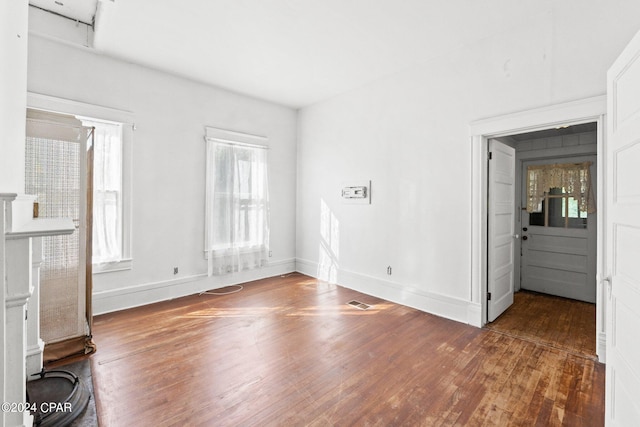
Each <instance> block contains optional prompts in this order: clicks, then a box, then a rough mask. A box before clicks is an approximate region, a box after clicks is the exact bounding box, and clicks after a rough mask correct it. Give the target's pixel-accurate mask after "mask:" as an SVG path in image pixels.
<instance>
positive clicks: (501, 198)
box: [487, 139, 517, 322]
mask: <svg viewBox="0 0 640 427" xmlns="http://www.w3.org/2000/svg"><path fill="white" fill-rule="evenodd" d="M515 159H516V150H515V149H514V148H512V147H509V146H508V145H506V144H503V143H501V142H498V141H496V140H493V139H492V140H489V203H488V218H489V224H488V239H487V240H488V251H487V272H488V274H487V299H488V304H487V317H488V319H487V320H488V321H489V322H493V321H494V320H496V318H497V317H498V316H500V315H501V314H502V313H503V312H504V311H505V310H506V309H507V308H509V306H510V305H511V304H513V291H514V269H513V267H514V259H513V252H514V250H513V248H514V240H515V238H517V236H516V235H515V234H514V227H515V221H514V219H515V216H514V212H515V166H516V160H515Z"/></svg>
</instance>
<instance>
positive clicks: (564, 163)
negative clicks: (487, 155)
mask: <svg viewBox="0 0 640 427" xmlns="http://www.w3.org/2000/svg"><path fill="white" fill-rule="evenodd" d="M495 140H496V141H494V139H491V140H490V141H489V146H490V147H492V145H495V144H496V143H500V144H505V145H507V146H509V147H511V148H513V149H514V150H515V165H514V166H515V167H514V180H513V181H514V182H513V185H514V190H515V191H514V193H515V194H514V196H515V197H514V212H515V214H514V215H513V217H512V218H513V222H514V234H513V238H512V243H513V250H512V256H513V258H512V259H513V276H512V277H513V290H511V292H513V293H514V295H513V296H511V295H509V297H510V298H511V301H512V302H513V305H511V306H510V307H509V308H508V309H506V311H504V312H502V313H500V314H498V317H497V318H494V317H492V313H491V309H492V306H491V305H490V306H489V313H488V315H489V317H488V319H487V320H488V322H489V323H488V324H487V327H488V328H490V329H492V330H494V331H496V332H501V333H505V334H508V335H512V336H517V337H519V338H523V339H529V340H531V341H535V342H538V343H542V344H545V345H549V346H553V347H556V348H562V349H564V350H566V351H569V352H571V353H574V354H578V355H581V356H584V357H587V358H592V359H593V358H595V354H596V348H595V347H596V324H595V320H596V316H595V302H596V279H595V276H596V247H597V209H596V200H595V188H596V187H597V168H596V165H597V123H596V122H589V123H582V124H577V125H573V126H571V125H567V126H557V127H555V128H552V129H546V130H541V131H535V132H526V133H522V134H516V135H509V136H504V137H498V138H495ZM490 149H491V148H490ZM491 171H492V168H491V166H490V168H489V183H488V187H489V194H490V200H491V192H492V191H494V189H492V183H493V181H494V180H492V178H491ZM492 208H493V207H492V205H491V204H490V206H489V215H490V217H491V209H492ZM491 225H492V223H491V222H490V223H489V230H488V231H489V245H490V248H489V257H490V259H491V256H492V252H491V238H492V236H493V233H492V230H491ZM490 266H491V264H490ZM490 273H491V271H490ZM489 279H491V276H490V277H489ZM489 285H490V282H489V283H488V286H489ZM488 291H489V292H491V289H488ZM489 304H491V302H489Z"/></svg>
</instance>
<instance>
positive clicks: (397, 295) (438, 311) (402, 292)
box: [296, 258, 482, 327]
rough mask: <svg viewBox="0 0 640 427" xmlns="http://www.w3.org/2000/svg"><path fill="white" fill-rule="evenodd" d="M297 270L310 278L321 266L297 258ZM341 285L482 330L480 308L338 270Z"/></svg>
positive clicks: (449, 298) (479, 306) (457, 300)
mask: <svg viewBox="0 0 640 427" xmlns="http://www.w3.org/2000/svg"><path fill="white" fill-rule="evenodd" d="M296 270H297V271H298V272H300V273H303V274H306V275H308V276H312V277H316V278H317V275H318V264H317V263H315V262H313V261H309V260H305V259H300V258H296ZM337 281H338V283H337V284H338V285H340V286H344V287H345V288H349V289H353V290H356V291H358V292H362V293H365V294H368V295H372V296H375V297H378V298H383V299H385V300H387V301H391V302H395V303H398V304H402V305H405V306H408V307H412V308H415V309H418V310H420V311H424V312H427V313H431V314H435V315H437V316H440V317H444V318H447V319H451V320H455V321H458V322H462V323H467V324H470V325H473V326H477V327H480V326H482V325H481V322H480V319H481V311H482V308H481V305H480V304H477V303H472V302H470V301H465V300H462V299H459V298H453V297H450V296H447V295H441V294H437V293H434V292H427V291H423V290H420V289H416V288H413V287H411V286H407V285H402V284H400V283H395V282H391V281H389V280H383V279H380V278H377V277H371V276H367V275H364V274H360V273H355V272H352V271H347V270H338V280H337Z"/></svg>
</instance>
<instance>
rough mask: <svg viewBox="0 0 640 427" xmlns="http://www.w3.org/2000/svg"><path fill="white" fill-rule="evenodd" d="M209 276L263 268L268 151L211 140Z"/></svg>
mask: <svg viewBox="0 0 640 427" xmlns="http://www.w3.org/2000/svg"><path fill="white" fill-rule="evenodd" d="M206 187H207V197H206V251H207V255H208V266H209V268H208V273H209V275H210V276H211V275H214V274H215V275H220V274H227V273H233V272H237V271H242V270H247V269H252V268H257V267H261V266H263V265H265V264H266V262H267V258H268V251H269V192H268V181H267V149H266V147H262V146H254V145H246V144H237V143H232V142H226V141H220V140H214V139H207V185H206Z"/></svg>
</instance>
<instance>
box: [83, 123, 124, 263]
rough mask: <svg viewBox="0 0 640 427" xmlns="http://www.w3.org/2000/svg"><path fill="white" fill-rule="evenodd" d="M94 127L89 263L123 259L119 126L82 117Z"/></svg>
mask: <svg viewBox="0 0 640 427" xmlns="http://www.w3.org/2000/svg"><path fill="white" fill-rule="evenodd" d="M82 123H83V125H85V126H91V127H93V128H94V140H93V147H94V159H93V263H94V264H105V263H115V262H119V261H121V260H122V259H123V253H122V252H123V244H122V243H123V242H122V237H123V234H122V226H123V224H122V220H123V215H122V206H123V197H122V151H123V150H122V125H121V124H119V123H109V122H102V121H93V120H83V121H82Z"/></svg>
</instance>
